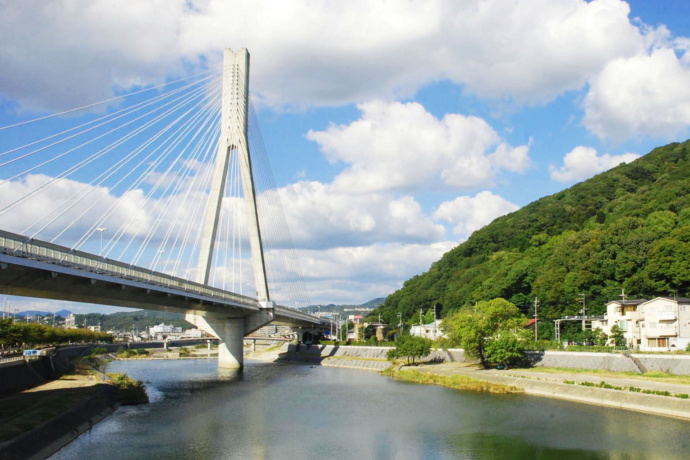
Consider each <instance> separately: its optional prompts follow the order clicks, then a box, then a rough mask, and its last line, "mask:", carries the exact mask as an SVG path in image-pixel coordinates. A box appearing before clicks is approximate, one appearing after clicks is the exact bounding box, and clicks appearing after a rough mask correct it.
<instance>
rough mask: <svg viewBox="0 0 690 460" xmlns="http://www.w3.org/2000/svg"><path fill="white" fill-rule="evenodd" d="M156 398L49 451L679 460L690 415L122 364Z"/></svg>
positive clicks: (252, 368)
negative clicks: (672, 416) (685, 417)
mask: <svg viewBox="0 0 690 460" xmlns="http://www.w3.org/2000/svg"><path fill="white" fill-rule="evenodd" d="M108 370H109V371H110V372H126V373H128V374H129V375H130V376H132V377H134V378H137V379H141V380H144V381H146V382H148V384H147V385H148V390H149V395H150V398H151V404H149V405H144V406H136V407H121V408H120V409H119V410H118V411H117V412H115V413H114V414H113V415H111V416H110V417H108V418H107V419H105V420H104V421H102V422H101V423H99V424H98V425H96V426H95V427H94V428H93V429H92V430H90V431H89V432H87V433H84V434H83V435H82V436H80V437H79V438H78V439H76V440H75V441H73V442H72V443H70V444H69V445H67V446H66V447H64V448H63V449H62V450H60V451H59V452H57V453H56V454H55V455H54V456H53V457H51V458H52V459H77V458H78V459H141V458H147V459H226V458H227V459H336V458H337V459H344V458H351V459H358V460H360V459H503V458H514V459H535V458H538V459H558V460H564V459H571V458H573V459H579V458H581V459H655V458H659V459H662V458H663V459H666V460H668V459H674V458H678V459H680V458H688V457H687V455H688V452H689V451H690V423H688V422H685V421H681V420H675V419H670V418H663V417H657V416H652V415H645V414H639V413H635V412H627V411H623V410H614V409H606V408H601V407H596V406H589V405H582V404H575V403H570V402H565V401H559V400H554V399H547V398H539V397H532V396H525V395H491V394H479V393H469V392H459V391H456V390H450V389H446V388H440V387H433V386H420V385H416V384H410V383H404V382H399V381H395V380H392V379H390V378H386V377H381V376H380V375H378V374H376V373H373V372H367V371H357V370H350V369H337V368H328V367H309V366H305V365H284V364H272V363H257V362H247V363H246V366H245V368H244V370H243V371H242V372H234V371H227V370H222V369H218V367H217V361H215V360H182V361H147V360H146V361H138V360H137V361H115V362H113V363H111V365H110V367H109V369H108Z"/></svg>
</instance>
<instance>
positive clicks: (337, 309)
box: [302, 297, 386, 316]
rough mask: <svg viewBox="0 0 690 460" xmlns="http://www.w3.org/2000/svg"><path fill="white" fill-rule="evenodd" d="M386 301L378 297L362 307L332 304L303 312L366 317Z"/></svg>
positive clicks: (304, 309)
mask: <svg viewBox="0 0 690 460" xmlns="http://www.w3.org/2000/svg"><path fill="white" fill-rule="evenodd" d="M385 300H386V298H385V297H378V298H376V299H371V300H370V301H368V302H365V303H363V304H360V305H336V304H332V303H331V304H328V305H309V306H308V307H304V308H303V309H302V311H304V312H305V313H318V312H322V313H323V312H331V313H338V314H341V315H345V316H348V315H354V314H362V315H364V316H366V315H367V314H368V313H369V311H371V310H373V309H374V308H376V307H378V306H379V305H382V304H383V302H384V301H385Z"/></svg>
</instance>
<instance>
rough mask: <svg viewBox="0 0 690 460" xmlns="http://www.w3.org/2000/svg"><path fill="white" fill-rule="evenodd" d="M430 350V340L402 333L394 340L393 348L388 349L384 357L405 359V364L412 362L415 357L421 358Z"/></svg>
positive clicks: (392, 359)
mask: <svg viewBox="0 0 690 460" xmlns="http://www.w3.org/2000/svg"><path fill="white" fill-rule="evenodd" d="M430 351H431V340H429V339H424V338H422V337H414V336H411V335H402V336H400V337H398V340H397V341H396V342H395V348H393V349H392V350H388V353H386V358H388V360H389V361H394V360H396V359H406V360H407V364H410V360H411V361H412V362H411V363H412V364H414V362H415V359H417V358H423V357H424V356H426V355H428V354H429V352H430Z"/></svg>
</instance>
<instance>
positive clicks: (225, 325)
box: [185, 313, 245, 369]
mask: <svg viewBox="0 0 690 460" xmlns="http://www.w3.org/2000/svg"><path fill="white" fill-rule="evenodd" d="M185 319H186V320H187V321H189V322H190V323H192V324H194V325H195V326H196V327H198V328H199V329H201V330H202V331H204V332H206V333H207V334H210V335H214V336H216V337H218V339H219V341H218V367H222V368H225V369H242V367H243V366H244V329H245V328H244V319H243V318H209V317H204V316H201V315H195V314H191V313H187V315H186V318H185ZM210 344H211V342H210V341H209V347H210Z"/></svg>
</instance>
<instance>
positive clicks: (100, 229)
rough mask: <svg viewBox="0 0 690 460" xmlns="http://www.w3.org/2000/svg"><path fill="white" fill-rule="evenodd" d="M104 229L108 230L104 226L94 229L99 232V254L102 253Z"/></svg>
mask: <svg viewBox="0 0 690 460" xmlns="http://www.w3.org/2000/svg"><path fill="white" fill-rule="evenodd" d="M106 230H108V229H107V228H106V227H98V228H97V229H96V231H97V232H101V249H100V251H98V255H99V256H102V255H103V232H105V231H106Z"/></svg>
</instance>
